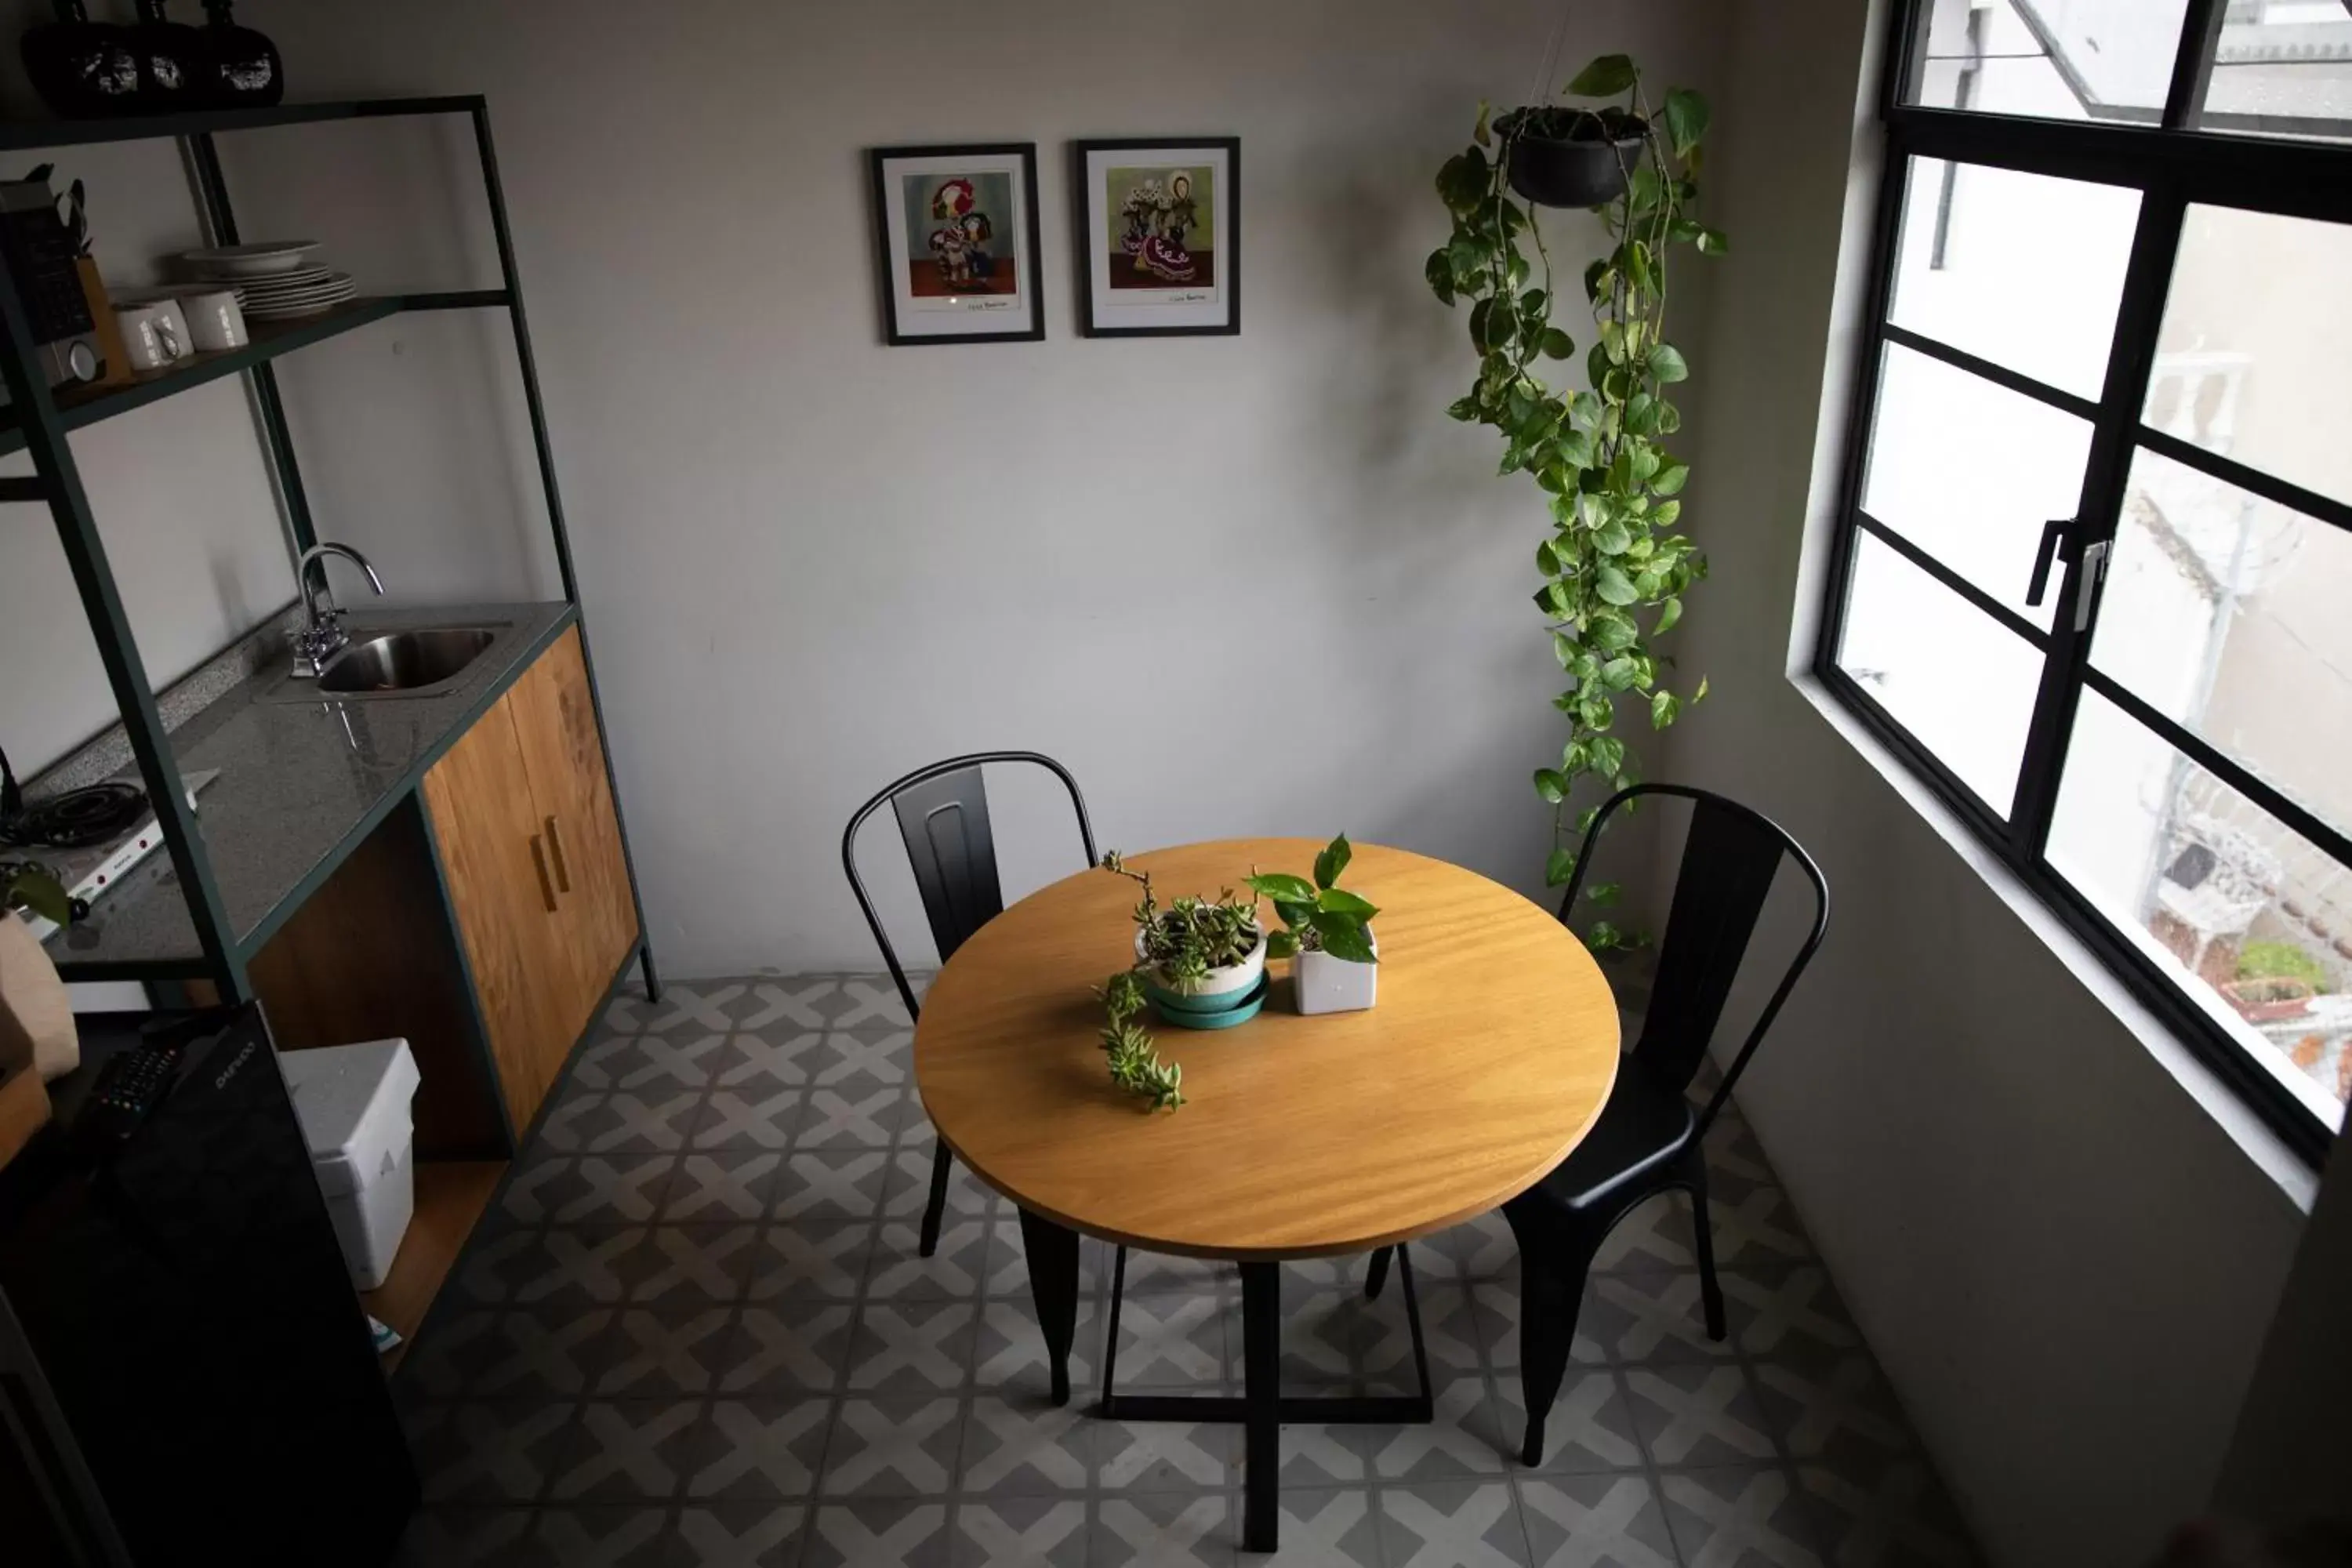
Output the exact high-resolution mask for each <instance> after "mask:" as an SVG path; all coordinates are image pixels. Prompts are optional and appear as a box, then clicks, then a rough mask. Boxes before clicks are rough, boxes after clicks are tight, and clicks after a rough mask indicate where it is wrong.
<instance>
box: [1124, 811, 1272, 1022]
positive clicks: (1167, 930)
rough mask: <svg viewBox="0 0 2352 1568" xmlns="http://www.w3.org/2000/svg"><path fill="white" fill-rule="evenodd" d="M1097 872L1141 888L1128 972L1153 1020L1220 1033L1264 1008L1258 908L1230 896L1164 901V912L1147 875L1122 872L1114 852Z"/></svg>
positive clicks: (1230, 893) (1262, 933)
mask: <svg viewBox="0 0 2352 1568" xmlns="http://www.w3.org/2000/svg"><path fill="white" fill-rule="evenodd" d="M1102 863H1103V869H1105V870H1106V871H1113V872H1116V873H1118V875H1119V876H1122V877H1126V878H1129V879H1131V880H1133V881H1135V882H1137V883H1139V884H1140V885H1141V886H1142V889H1143V897H1142V899H1141V900H1139V901H1138V903H1137V904H1136V906H1135V967H1136V971H1137V973H1138V974H1139V976H1140V979H1141V984H1142V986H1143V990H1144V993H1145V994H1146V995H1148V996H1150V999H1151V1001H1152V1003H1153V1004H1154V1005H1156V1006H1157V1007H1158V1009H1159V1011H1160V1018H1161V1019H1162V1020H1163V1021H1165V1022H1167V1023H1171V1024H1175V1025H1178V1026H1181V1027H1183V1028H1187V1029H1222V1028H1226V1027H1229V1026H1232V1025H1234V1024H1238V1023H1241V1022H1243V1021H1244V1019H1248V1018H1252V1017H1255V1016H1256V1015H1257V1010H1258V1008H1259V1006H1260V1005H1263V1004H1264V1002H1265V951H1266V942H1265V928H1264V926H1263V925H1262V924H1261V923H1260V922H1259V921H1258V917H1257V900H1256V899H1255V898H1251V899H1246V900H1244V899H1240V898H1237V897H1235V896H1234V890H1233V889H1231V888H1227V889H1224V890H1223V892H1221V893H1219V894H1218V895H1217V896H1216V897H1215V898H1214V899H1195V898H1180V899H1171V900H1169V901H1168V903H1167V904H1166V905H1165V906H1164V907H1163V906H1162V905H1161V904H1160V900H1159V898H1158V896H1157V894H1156V893H1155V892H1154V891H1153V889H1152V886H1151V873H1150V872H1149V871H1134V870H1130V869H1129V868H1128V866H1127V863H1126V861H1125V860H1123V859H1122V858H1120V856H1119V853H1118V850H1116V849H1114V850H1112V851H1111V852H1110V853H1109V854H1108V855H1105V856H1104V857H1103V860H1102Z"/></svg>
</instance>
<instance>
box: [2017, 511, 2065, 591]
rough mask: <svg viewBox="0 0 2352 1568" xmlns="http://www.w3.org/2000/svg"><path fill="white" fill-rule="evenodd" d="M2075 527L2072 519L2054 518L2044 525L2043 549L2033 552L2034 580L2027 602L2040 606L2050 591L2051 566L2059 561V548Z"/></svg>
mask: <svg viewBox="0 0 2352 1568" xmlns="http://www.w3.org/2000/svg"><path fill="white" fill-rule="evenodd" d="M2072 527H2074V519H2073V518H2071V517H2053V518H2052V519H2051V520H2050V521H2048V522H2045V523H2043V524H2042V548H2041V549H2039V550H2037V551H2035V552H2033V580H2032V582H2031V583H2029V584H2026V588H2025V602H2026V603H2027V604H2029V605H2038V604H2040V603H2041V602H2042V595H2044V594H2046V593H2048V592H2049V591H2050V566H2051V563H2053V562H2054V561H2056V560H2057V559H2058V547H2059V545H2061V544H2063V543H2064V542H2065V540H2066V531H2067V530H2068V529H2070V528H2072Z"/></svg>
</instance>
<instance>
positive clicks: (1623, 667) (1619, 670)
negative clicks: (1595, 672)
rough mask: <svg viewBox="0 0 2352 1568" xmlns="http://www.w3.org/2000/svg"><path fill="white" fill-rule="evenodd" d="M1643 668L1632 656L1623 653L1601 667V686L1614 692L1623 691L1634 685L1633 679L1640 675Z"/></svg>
mask: <svg viewBox="0 0 2352 1568" xmlns="http://www.w3.org/2000/svg"><path fill="white" fill-rule="evenodd" d="M1641 668H1642V667H1641V666H1640V665H1639V664H1637V663H1636V662H1634V660H1633V658H1632V656H1630V655H1627V654H1622V653H1621V654H1619V655H1618V656H1617V657H1616V658H1612V659H1611V660H1610V661H1609V662H1608V663H1607V664H1604V665H1602V666H1601V684H1602V685H1604V686H1606V687H1608V688H1609V689H1610V690H1612V691H1622V690H1624V689H1626V688H1627V687H1629V686H1631V685H1633V677H1634V676H1635V675H1637V674H1639V673H1640V671H1641Z"/></svg>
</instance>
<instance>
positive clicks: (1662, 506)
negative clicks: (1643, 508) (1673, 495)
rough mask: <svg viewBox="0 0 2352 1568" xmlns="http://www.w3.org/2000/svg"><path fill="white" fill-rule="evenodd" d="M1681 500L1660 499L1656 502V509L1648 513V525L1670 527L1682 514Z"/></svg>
mask: <svg viewBox="0 0 2352 1568" xmlns="http://www.w3.org/2000/svg"><path fill="white" fill-rule="evenodd" d="M1682 514H1683V503H1682V502H1680V501H1678V500H1668V501H1660V502H1659V503H1658V506H1657V510H1654V511H1653V512H1651V513H1650V526H1652V527H1653V528H1671V527H1673V526H1674V522H1675V519H1676V518H1678V517H1680V516H1682Z"/></svg>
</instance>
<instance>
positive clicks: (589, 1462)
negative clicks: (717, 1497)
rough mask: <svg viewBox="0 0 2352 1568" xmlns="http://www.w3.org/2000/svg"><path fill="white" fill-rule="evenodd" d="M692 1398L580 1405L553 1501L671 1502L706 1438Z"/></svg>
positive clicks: (597, 1401) (599, 1401) (600, 1401)
mask: <svg viewBox="0 0 2352 1568" xmlns="http://www.w3.org/2000/svg"><path fill="white" fill-rule="evenodd" d="M701 1414H702V1406H701V1405H699V1404H698V1403H696V1402H695V1401H694V1400H692V1399H592V1400H590V1401H589V1402H588V1403H587V1404H585V1405H582V1406H580V1409H579V1413H578V1415H576V1417H574V1422H573V1426H572V1433H571V1436H570V1439H569V1440H568V1441H567V1442H566V1443H565V1445H564V1447H563V1450H562V1462H561V1464H560V1465H559V1466H558V1467H557V1471H556V1477H555V1484H554V1486H553V1488H552V1489H551V1490H550V1493H549V1495H550V1497H551V1499H552V1500H554V1501H557V1502H564V1503H617V1502H620V1501H623V1500H628V1499H633V1498H646V1499H653V1498H668V1497H670V1496H671V1495H672V1494H674V1493H675V1492H676V1491H677V1488H678V1483H679V1482H680V1481H681V1480H683V1479H685V1476H686V1473H687V1466H688V1461H689V1459H690V1458H691V1456H692V1454H693V1450H694V1447H695V1445H696V1444H697V1443H698V1441H699V1440H700V1439H701V1432H700V1429H699V1427H698V1424H697V1423H698V1417H699V1416H700V1415H701Z"/></svg>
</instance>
